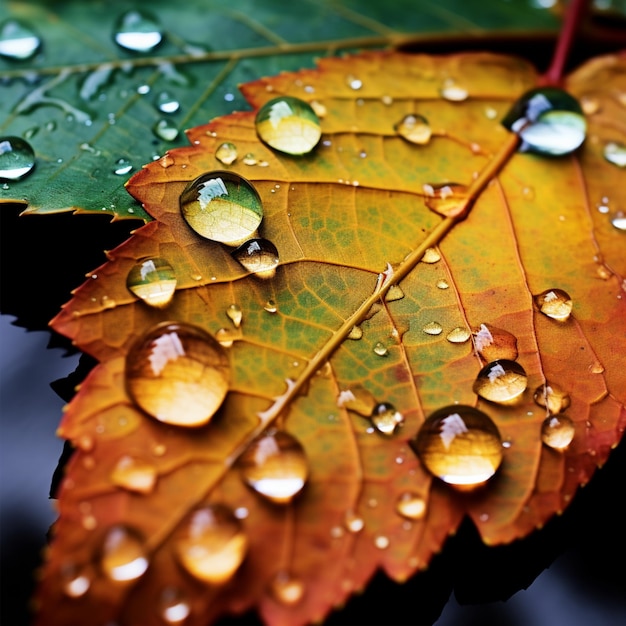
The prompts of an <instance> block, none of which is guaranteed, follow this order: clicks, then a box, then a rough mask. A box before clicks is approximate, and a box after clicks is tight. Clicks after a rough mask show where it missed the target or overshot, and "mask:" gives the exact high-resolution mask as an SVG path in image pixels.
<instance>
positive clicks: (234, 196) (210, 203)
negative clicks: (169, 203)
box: [180, 171, 263, 246]
mask: <svg viewBox="0 0 626 626" xmlns="http://www.w3.org/2000/svg"><path fill="white" fill-rule="evenodd" d="M180 209H181V212H182V214H183V217H184V218H185V220H186V221H187V223H188V224H189V226H191V228H193V230H195V231H196V232H197V233H198V234H199V235H201V236H202V237H206V238H207V239H212V240H213V241H221V242H222V243H225V244H228V245H231V246H238V245H240V244H242V243H243V242H244V241H246V240H247V239H249V238H250V237H252V236H253V235H254V233H255V232H256V230H257V228H258V227H259V224H260V223H261V220H262V219H263V207H262V205H261V198H260V197H259V194H258V193H257V191H256V189H255V188H254V187H253V186H252V184H251V183H250V182H249V181H248V180H246V179H245V178H243V177H242V176H239V175H238V174H234V173H231V172H226V171H223V172H222V171H216V172H208V173H207V174H202V176H199V177H198V178H196V179H195V180H193V181H192V182H190V183H189V184H188V185H187V187H186V188H185V190H184V191H183V193H182V194H181V196H180Z"/></svg>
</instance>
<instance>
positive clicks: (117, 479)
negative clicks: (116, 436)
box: [111, 454, 157, 493]
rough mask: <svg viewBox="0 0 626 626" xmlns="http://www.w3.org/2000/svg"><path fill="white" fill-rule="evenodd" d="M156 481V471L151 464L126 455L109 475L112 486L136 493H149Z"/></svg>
mask: <svg viewBox="0 0 626 626" xmlns="http://www.w3.org/2000/svg"><path fill="white" fill-rule="evenodd" d="M156 479H157V470H156V467H155V466H154V465H152V463H149V462H148V461H144V460H143V459H140V458H138V457H135V456H130V455H127V454H126V455H124V456H123V457H121V458H120V460H119V461H118V462H117V463H116V465H115V467H114V468H113V472H112V473H111V482H112V483H113V484H114V485H117V486H118V487H123V488H124V489H128V490H129V491H135V492H137V493H150V492H151V491H152V490H153V489H154V485H155V484H156Z"/></svg>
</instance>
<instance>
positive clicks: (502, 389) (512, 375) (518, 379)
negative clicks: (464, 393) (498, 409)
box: [472, 359, 528, 404]
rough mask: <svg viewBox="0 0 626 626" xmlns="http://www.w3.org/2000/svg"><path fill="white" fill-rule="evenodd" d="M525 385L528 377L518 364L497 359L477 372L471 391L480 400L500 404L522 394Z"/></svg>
mask: <svg viewBox="0 0 626 626" xmlns="http://www.w3.org/2000/svg"><path fill="white" fill-rule="evenodd" d="M527 384H528V377H527V376H526V372H525V370H524V368H523V367H522V366H521V365H520V364H519V363H516V362H515V361H509V360H507V359H499V360H497V361H492V362H491V363H488V364H487V365H485V367H483V368H482V369H481V370H480V372H478V376H477V377H476V380H475V381H474V385H473V387H472V389H473V391H474V393H476V394H478V395H479V396H480V397H481V398H484V399H485V400H490V401H491V402H498V403H500V404H502V403H507V402H511V401H513V400H515V399H516V398H517V397H518V396H520V395H521V394H522V393H524V391H525V389H526V385H527Z"/></svg>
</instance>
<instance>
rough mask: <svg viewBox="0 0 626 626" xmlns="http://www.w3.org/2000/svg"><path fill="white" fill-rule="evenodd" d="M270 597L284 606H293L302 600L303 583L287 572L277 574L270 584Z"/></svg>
mask: <svg viewBox="0 0 626 626" xmlns="http://www.w3.org/2000/svg"><path fill="white" fill-rule="evenodd" d="M271 592H272V595H273V596H274V597H275V598H276V599H277V600H278V601H279V602H280V603H281V604H284V605H286V606H293V605H294V604H298V602H300V600H302V596H303V595H304V583H303V582H302V581H301V580H300V579H299V578H296V577H295V576H292V575H291V574H289V573H288V572H279V573H278V574H277V575H276V576H275V577H274V579H273V580H272V584H271Z"/></svg>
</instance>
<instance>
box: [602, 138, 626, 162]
mask: <svg viewBox="0 0 626 626" xmlns="http://www.w3.org/2000/svg"><path fill="white" fill-rule="evenodd" d="M604 158H605V159H606V160H607V161H608V162H609V163H613V165H617V167H626V146H625V145H624V144H621V143H617V142H615V141H611V142H609V143H607V144H606V146H604Z"/></svg>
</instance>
